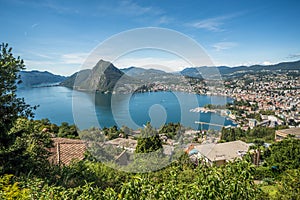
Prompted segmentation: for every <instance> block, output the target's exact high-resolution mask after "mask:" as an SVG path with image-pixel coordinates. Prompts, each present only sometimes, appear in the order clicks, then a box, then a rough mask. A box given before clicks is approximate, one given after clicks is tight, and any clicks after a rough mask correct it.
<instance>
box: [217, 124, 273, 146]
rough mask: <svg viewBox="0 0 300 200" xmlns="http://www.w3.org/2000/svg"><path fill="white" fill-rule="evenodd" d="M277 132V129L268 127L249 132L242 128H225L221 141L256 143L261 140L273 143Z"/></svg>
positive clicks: (256, 128)
mask: <svg viewBox="0 0 300 200" xmlns="http://www.w3.org/2000/svg"><path fill="white" fill-rule="evenodd" d="M275 130H276V129H275V128H268V127H255V128H253V129H249V130H247V131H244V130H242V129H241V128H229V129H226V128H223V129H222V135H221V140H222V141H226V142H229V141H235V140H243V141H245V142H254V141H255V140H257V139H261V140H263V141H264V142H273V141H274V139H275Z"/></svg>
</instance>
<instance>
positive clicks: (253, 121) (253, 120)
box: [249, 119, 257, 128]
mask: <svg viewBox="0 0 300 200" xmlns="http://www.w3.org/2000/svg"><path fill="white" fill-rule="evenodd" d="M256 126H257V120H256V119H249V127H250V128H254V127H256Z"/></svg>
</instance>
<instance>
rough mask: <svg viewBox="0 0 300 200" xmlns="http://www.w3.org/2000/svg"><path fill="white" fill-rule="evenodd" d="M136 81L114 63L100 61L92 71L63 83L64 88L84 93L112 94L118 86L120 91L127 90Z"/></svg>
mask: <svg viewBox="0 0 300 200" xmlns="http://www.w3.org/2000/svg"><path fill="white" fill-rule="evenodd" d="M134 83H136V80H135V79H134V78H130V77H129V76H127V75H126V74H124V72H122V71H120V70H119V69H118V68H116V67H115V66H114V65H113V64H112V63H110V62H107V61H104V60H100V61H99V62H98V63H97V64H96V65H95V66H94V67H93V68H92V69H86V70H81V71H79V72H76V73H74V74H73V75H72V76H70V77H69V78H67V79H66V80H65V81H63V82H62V83H61V85H62V86H65V87H69V88H74V89H76V90H83V91H98V92H112V91H114V88H115V86H116V85H118V86H120V87H118V90H126V89H125V88H124V87H126V86H127V85H128V84H134Z"/></svg>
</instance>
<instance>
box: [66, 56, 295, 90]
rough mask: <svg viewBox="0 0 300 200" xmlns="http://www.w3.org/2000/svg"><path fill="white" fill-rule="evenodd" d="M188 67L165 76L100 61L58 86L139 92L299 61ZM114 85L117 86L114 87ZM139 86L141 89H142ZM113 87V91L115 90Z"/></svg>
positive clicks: (291, 65)
mask: <svg viewBox="0 0 300 200" xmlns="http://www.w3.org/2000/svg"><path fill="white" fill-rule="evenodd" d="M213 69H214V70H212V67H207V66H204V67H190V68H185V69H184V70H182V71H180V72H176V73H168V72H165V71H163V70H157V69H144V68H139V67H133V66H132V67H129V68H123V69H118V68H116V67H115V66H114V65H113V64H112V63H110V62H107V61H104V60H100V61H99V62H98V63H97V64H96V65H95V66H94V67H93V68H92V69H85V70H81V71H79V72H76V73H74V74H73V75H72V76H71V77H69V78H67V79H66V80H64V81H63V82H62V83H61V85H62V86H65V87H69V88H73V89H76V90H84V91H99V92H112V91H114V92H118V91H122V92H126V91H134V90H137V89H139V87H141V85H144V86H145V85H149V84H153V83H156V84H162V85H171V84H173V85H177V84H180V83H183V82H184V81H187V80H186V79H185V77H191V78H197V79H202V78H203V75H205V76H204V78H207V77H208V76H209V77H217V76H216V73H218V74H219V75H221V76H223V77H225V78H226V77H235V76H240V75H242V74H245V73H262V72H264V71H268V72H269V71H276V70H283V71H285V70H297V71H299V70H300V61H296V62H284V63H278V64H275V65H252V66H249V67H247V66H239V67H227V66H219V67H213ZM116 85H118V87H116ZM144 86H142V87H144ZM116 88H117V90H118V91H117V90H115V89H116Z"/></svg>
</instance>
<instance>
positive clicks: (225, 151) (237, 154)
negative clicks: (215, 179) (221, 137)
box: [188, 140, 249, 166]
mask: <svg viewBox="0 0 300 200" xmlns="http://www.w3.org/2000/svg"><path fill="white" fill-rule="evenodd" d="M248 150H249V145H248V144H247V143H245V142H242V141H240V140H238V141H232V142H225V143H218V144H215V143H211V144H201V145H197V146H196V145H195V146H194V148H193V149H191V148H189V151H188V153H189V156H191V157H193V158H192V159H195V158H196V159H197V160H198V161H199V160H203V161H205V162H206V163H208V164H210V165H213V164H215V165H217V166H219V165H223V164H225V163H226V162H229V161H233V160H234V159H236V158H242V157H243V156H244V155H245V154H246V153H247V152H248Z"/></svg>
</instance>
